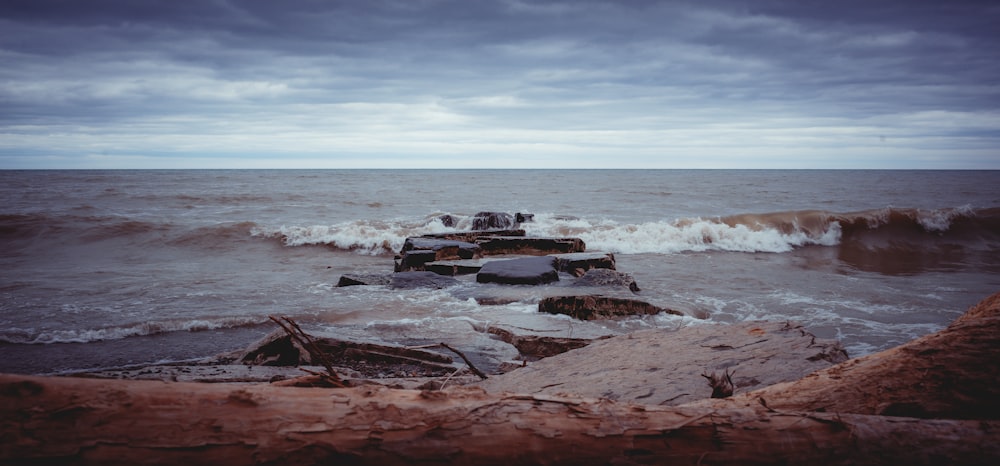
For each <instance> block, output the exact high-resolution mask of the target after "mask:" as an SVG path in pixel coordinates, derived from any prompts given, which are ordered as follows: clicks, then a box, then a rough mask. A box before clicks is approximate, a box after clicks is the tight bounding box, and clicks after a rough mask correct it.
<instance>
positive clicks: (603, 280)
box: [571, 269, 640, 293]
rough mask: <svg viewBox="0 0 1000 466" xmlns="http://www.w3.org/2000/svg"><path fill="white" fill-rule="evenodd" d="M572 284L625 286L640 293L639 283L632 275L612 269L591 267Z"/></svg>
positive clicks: (579, 285)
mask: <svg viewBox="0 0 1000 466" xmlns="http://www.w3.org/2000/svg"><path fill="white" fill-rule="evenodd" d="M571 286H577V287H581V286H586V287H624V288H628V289H629V290H630V291H632V292H633V293H638V292H639V291H640V290H639V285H637V284H636V283H635V279H634V278H632V275H630V274H627V273H622V272H619V271H617V270H611V269H590V270H588V271H587V273H585V274H583V276H581V277H580V278H578V279H577V280H576V281H575V282H573V284H572V285H571Z"/></svg>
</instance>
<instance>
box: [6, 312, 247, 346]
mask: <svg viewBox="0 0 1000 466" xmlns="http://www.w3.org/2000/svg"><path fill="white" fill-rule="evenodd" d="M266 322H267V319H266V318H260V317H222V318H215V319H194V320H178V321H159V322H157V321H153V322H140V323H136V324H132V325H122V326H114V327H105V328H98V329H83V330H44V331H41V332H37V331H35V330H31V329H19V328H10V329H4V330H3V331H2V332H0V342H4V343H17V344H26V345H41V344H51V343H89V342H95V341H104V340H120V339H123V338H129V337H141V336H148V335H156V334H160V333H168V332H179V331H188V332H200V331H206V330H218V329H226V328H239V327H252V326H255V325H261V324H264V323H266Z"/></svg>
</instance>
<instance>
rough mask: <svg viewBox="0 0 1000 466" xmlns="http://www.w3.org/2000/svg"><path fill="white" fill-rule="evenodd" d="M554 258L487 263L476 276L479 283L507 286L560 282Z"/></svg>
mask: <svg viewBox="0 0 1000 466" xmlns="http://www.w3.org/2000/svg"><path fill="white" fill-rule="evenodd" d="M555 262H556V260H555V258H553V257H524V258H521V259H509V260H497V261H492V262H487V263H486V264H484V265H483V268H482V269H480V270H479V273H478V274H476V281H477V282H479V283H501V284H505V285H542V284H545V283H552V282H557V281H559V272H557V271H556V264H555Z"/></svg>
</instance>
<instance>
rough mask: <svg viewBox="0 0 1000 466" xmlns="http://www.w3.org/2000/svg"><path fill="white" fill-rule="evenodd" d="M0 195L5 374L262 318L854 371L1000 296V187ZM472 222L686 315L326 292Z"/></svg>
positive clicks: (848, 184)
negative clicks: (737, 345) (798, 336)
mask: <svg viewBox="0 0 1000 466" xmlns="http://www.w3.org/2000/svg"><path fill="white" fill-rule="evenodd" d="M0 201H2V205H0V372H11V373H25V374H54V373H69V372H74V371H82V370H93V369H98V368H113V367H124V366H130V365H138V364H147V363H154V362H173V361H191V360H197V359H199V358H204V357H208V356H212V355H215V354H218V353H222V352H226V351H231V350H237V349H241V348H245V347H246V346H247V345H249V344H251V343H253V342H254V341H256V340H257V339H259V338H260V337H261V336H263V335H265V334H267V333H269V332H270V331H272V330H274V329H275V328H276V326H275V325H274V324H273V323H271V322H270V321H269V320H268V315H285V316H289V317H292V318H293V319H295V320H297V321H298V322H299V323H300V324H302V326H303V327H304V328H305V329H306V330H307V331H310V332H316V333H319V334H333V335H341V336H345V337H349V338H359V339H371V340H376V341H387V342H394V343H402V344H415V343H420V342H429V341H431V342H437V341H445V342H448V343H450V344H452V345H453V346H457V347H460V348H463V349H465V350H467V351H470V352H472V353H475V352H476V351H477V348H479V349H483V348H495V345H494V343H492V342H493V340H492V339H491V338H490V337H489V336H488V335H486V334H484V333H482V332H479V331H476V330H475V328H476V327H479V328H482V327H483V326H485V325H491V324H502V325H509V326H515V327H522V328H531V329H540V328H546V329H558V328H570V329H574V331H575V332H576V333H577V334H579V335H585V334H594V333H611V334H619V333H625V332H629V331H633V330H638V329H644V328H654V327H663V328H679V327H682V326H687V325H715V324H719V323H729V322H739V321H746V320H776V321H797V322H801V323H803V324H804V325H805V326H806V327H807V328H808V329H809V330H810V331H812V332H813V333H815V334H816V335H817V336H819V337H821V338H837V339H839V340H840V341H842V342H843V344H844V345H845V347H846V348H847V350H848V353H849V354H850V355H851V356H860V355H864V354H868V353H872V352H876V351H880V350H883V349H887V348H890V347H893V346H896V345H899V344H901V343H904V342H906V341H909V340H911V339H914V338H916V337H919V336H922V335H925V334H928V333H932V332H934V331H937V330H940V329H941V328H943V327H944V326H946V325H947V324H948V323H949V322H951V321H952V320H953V319H955V318H956V317H958V316H959V315H960V314H961V313H962V312H963V311H964V310H965V309H967V308H968V307H969V306H971V305H973V304H975V303H977V302H978V301H980V300H981V299H983V298H985V297H986V296H988V295H990V294H992V293H994V292H997V291H1000V172H998V171H853V170H817V171H810V170H153V171H141V170H135V171H133V170H112V171H0ZM479 211H502V212H509V213H515V212H521V213H531V214H534V221H533V222H530V223H524V224H523V225H522V228H524V229H525V230H526V231H527V233H528V234H529V235H534V236H573V237H578V238H581V239H583V240H584V241H585V242H586V244H587V249H588V251H606V252H612V253H614V254H615V256H616V259H617V264H618V270H620V271H622V272H627V273H630V274H632V276H633V277H635V280H636V282H637V284H638V285H639V287H640V288H641V289H642V291H641V292H640V294H639V295H638V296H637V297H638V298H640V299H644V300H647V301H649V302H651V303H654V304H657V305H661V306H664V307H670V308H673V309H678V310H682V311H684V312H685V313H687V314H688V316H684V317H679V316H672V315H665V314H660V315H656V316H642V317H632V318H624V319H617V320H611V321H591V322H580V321H572V320H571V319H569V318H567V317H565V316H551V315H543V314H539V313H538V312H537V302H538V299H540V297H541V296H543V295H545V293H546V292H547V291H545V289H543V288H531V287H526V286H514V287H506V288H503V289H499V288H497V289H493V290H492V292H494V293H505V294H506V295H508V296H512V297H513V298H512V299H511V301H513V302H510V303H509V304H501V305H485V304H478V303H477V301H476V300H475V299H474V298H473V297H474V295H475V294H476V293H477V291H476V290H477V287H478V286H480V285H477V284H475V280H474V279H470V278H469V277H465V278H464V279H463V281H462V283H461V284H459V285H458V286H455V287H450V288H445V289H440V290H438V289H422V290H390V289H388V288H387V287H383V286H354V287H337V286H336V284H337V282H338V279H339V278H340V276H341V275H343V274H345V273H384V272H391V271H392V268H393V255H394V253H395V252H397V251H398V250H399V249H400V247H401V246H402V244H403V241H404V240H405V238H406V237H408V236H416V235H421V234H426V233H440V232H446V231H450V230H454V229H463V228H468V227H469V226H470V225H471V218H472V216H473V215H474V214H475V213H476V212H479ZM446 214H447V215H451V216H453V217H454V218H456V219H458V223H457V224H456V225H455V226H454V227H446V226H445V224H444V223H443V222H442V221H441V217H442V216H443V215H446ZM494 286H495V287H499V286H498V285H494ZM491 345H493V346H491ZM664 357H669V355H664Z"/></svg>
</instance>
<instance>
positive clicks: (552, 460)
mask: <svg viewBox="0 0 1000 466" xmlns="http://www.w3.org/2000/svg"><path fill="white" fill-rule="evenodd" d="M990 300H992V301H988V302H986V303H985V306H982V307H980V308H977V309H974V310H973V311H972V312H970V313H969V314H968V315H966V316H965V317H963V318H961V319H959V320H958V321H956V322H955V323H954V324H952V325H951V326H949V327H948V329H946V330H945V331H943V332H940V333H939V334H935V335H932V336H929V337H925V338H922V339H920V340H917V341H915V342H914V343H911V344H910V345H906V346H904V347H902V348H898V349H896V350H890V351H887V352H883V353H879V354H876V355H871V356H868V357H866V358H860V359H855V360H851V361H848V362H846V363H843V364H840V365H838V366H835V367H833V368H830V369H827V370H824V371H820V372H818V373H817V374H818V375H814V376H810V377H806V378H804V379H802V380H800V381H798V382H794V383H791V384H782V385H779V386H775V387H772V388H769V389H763V390H758V391H755V392H750V393H746V394H740V395H737V396H734V397H731V398H727V399H719V400H704V401H702V402H695V403H689V404H686V405H682V406H649V405H637V404H628V403H615V402H611V401H608V400H601V399H585V398H575V397H568V396H550V395H542V394H536V395H525V394H510V393H506V394H487V393H485V392H483V391H481V390H478V389H475V388H468V387H461V388H454V389H450V390H445V391H416V390H392V389H385V388H370V387H360V388H344V389H315V388H283V387H274V386H269V385H264V384H260V385H252V386H232V385H228V386H227V385H219V384H211V385H209V384H190V383H163V382H150V381H113V380H87V379H70V378H46V377H30V376H12V375H0V425H2V432H0V464H26V463H43V462H44V463H45V464H53V463H56V464H59V463H62V464H150V463H169V464H177V463H188V464H227V465H228V464H231V465H240V464H282V465H296V464H317V463H322V464H327V463H329V464H340V463H346V464H404V463H406V464H408V463H413V462H425V463H432V464H517V463H522V464H525V463H528V464H533V463H546V464H607V463H625V464H628V463H647V464H648V463H658V464H664V463H667V464H722V463H728V464H788V463H806V462H812V463H816V464H942V463H952V464H995V463H996V461H997V460H998V459H1000V420H997V416H996V411H995V407H996V403H997V401H996V399H997V397H996V395H997V393H996V390H997V389H996V386H997V382H998V380H997V378H998V375H997V371H996V361H997V352H998V351H1000V350H998V348H1000V344H998V341H997V339H998V338H1000V336H998V335H1000V328H998V325H1000V322H998V321H1000V295H997V296H994V297H991V298H990ZM924 360H926V361H924ZM880 366H881V370H880V369H879V367H880ZM967 370H971V371H972V372H971V373H969V372H966V371H967ZM896 377H903V379H900V380H895V378H896ZM867 384H872V385H874V386H873V387H869V386H867ZM890 388H892V389H895V390H898V392H899V393H887V392H885V390H887V389H890ZM803 393H808V394H809V396H808V397H805V396H804V395H802V394H803ZM947 395H951V396H952V397H953V398H954V399H944V400H941V399H939V397H942V396H947ZM904 396H905V399H907V400H910V402H912V403H916V405H913V406H919V409H916V408H914V409H913V410H912V411H913V413H909V414H920V415H921V417H924V418H923V419H918V418H916V417H900V416H896V415H888V414H900V413H898V412H896V411H894V410H893V409H895V410H897V411H898V410H899V409H901V408H900V407H897V408H893V409H889V410H888V411H890V412H888V413H887V412H886V411H887V410H886V409H885V408H886V407H888V406H892V405H893V404H894V403H896V405H897V406H898V403H899V402H898V401H893V400H895V399H896V398H897V397H899V398H900V399H902V397H904ZM812 399H819V400H821V401H820V402H818V404H811V403H810V402H809V400H812ZM885 403H888V405H886V406H882V405H883V404H885ZM820 405H821V406H820ZM907 406H910V407H911V408H912V407H913V406H911V405H907ZM973 406H980V407H982V409H980V410H978V411H976V410H972V409H971V407H973ZM880 409H881V411H880ZM823 410H825V412H822V411H823ZM835 411H836V412H835ZM876 413H878V414H882V415H876Z"/></svg>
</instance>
